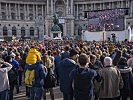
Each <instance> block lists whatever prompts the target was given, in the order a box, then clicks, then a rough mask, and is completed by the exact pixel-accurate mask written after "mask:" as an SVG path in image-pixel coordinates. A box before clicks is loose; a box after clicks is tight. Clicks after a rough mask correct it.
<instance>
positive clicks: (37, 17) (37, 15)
mask: <svg viewBox="0 0 133 100" xmlns="http://www.w3.org/2000/svg"><path fill="white" fill-rule="evenodd" d="M36 18H38V7H37V5H36Z"/></svg>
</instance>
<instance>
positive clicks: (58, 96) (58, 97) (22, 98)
mask: <svg viewBox="0 0 133 100" xmlns="http://www.w3.org/2000/svg"><path fill="white" fill-rule="evenodd" d="M14 90H16V89H14ZM54 92H55V100H63V98H62V93H61V92H60V89H59V87H55V88H54ZM25 93H26V92H25V86H21V87H20V93H19V94H16V93H15V92H14V100H28V98H27V97H26V94H25ZM47 100H51V99H50V94H49V93H47Z"/></svg>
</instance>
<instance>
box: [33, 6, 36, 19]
mask: <svg viewBox="0 0 133 100" xmlns="http://www.w3.org/2000/svg"><path fill="white" fill-rule="evenodd" d="M33 17H34V20H35V18H36V15H35V5H34V4H33Z"/></svg>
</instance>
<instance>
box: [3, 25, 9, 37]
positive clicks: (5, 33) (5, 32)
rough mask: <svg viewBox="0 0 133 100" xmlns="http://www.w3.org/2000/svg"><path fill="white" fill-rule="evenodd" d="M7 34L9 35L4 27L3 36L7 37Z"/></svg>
mask: <svg viewBox="0 0 133 100" xmlns="http://www.w3.org/2000/svg"><path fill="white" fill-rule="evenodd" d="M7 33H8V32H7V27H6V26H4V27H3V35H4V36H7Z"/></svg>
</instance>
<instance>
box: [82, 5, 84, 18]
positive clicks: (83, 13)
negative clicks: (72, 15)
mask: <svg viewBox="0 0 133 100" xmlns="http://www.w3.org/2000/svg"><path fill="white" fill-rule="evenodd" d="M82 8H83V9H82V12H83V18H84V16H85V12H84V11H85V5H84V4H83V5H82Z"/></svg>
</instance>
